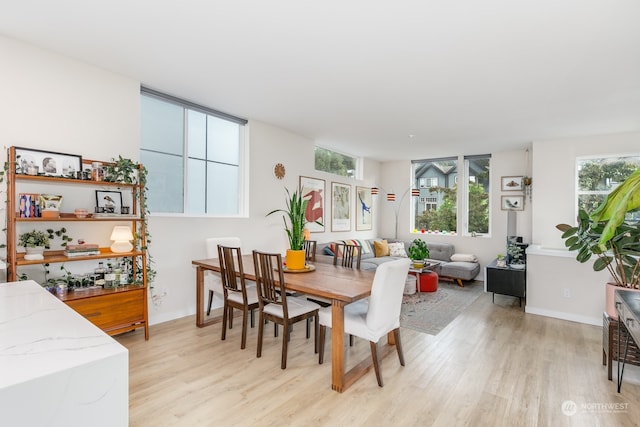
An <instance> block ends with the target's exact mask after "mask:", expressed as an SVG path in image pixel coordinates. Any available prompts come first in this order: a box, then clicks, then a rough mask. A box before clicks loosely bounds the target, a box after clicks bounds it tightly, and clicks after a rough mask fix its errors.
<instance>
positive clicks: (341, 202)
mask: <svg viewBox="0 0 640 427" xmlns="http://www.w3.org/2000/svg"><path fill="white" fill-rule="evenodd" d="M350 199H351V186H350V185H345V184H340V183H337V182H332V183H331V231H349V230H351V217H350V215H349V207H350V203H351V201H350Z"/></svg>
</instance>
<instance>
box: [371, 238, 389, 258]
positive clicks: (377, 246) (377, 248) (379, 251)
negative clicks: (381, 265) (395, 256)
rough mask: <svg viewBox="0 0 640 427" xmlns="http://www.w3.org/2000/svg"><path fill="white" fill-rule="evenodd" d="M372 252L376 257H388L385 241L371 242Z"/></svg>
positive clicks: (387, 246)
mask: <svg viewBox="0 0 640 427" xmlns="http://www.w3.org/2000/svg"><path fill="white" fill-rule="evenodd" d="M373 252H374V253H375V255H376V257H381V256H389V244H388V243H387V241H386V240H376V241H374V242H373Z"/></svg>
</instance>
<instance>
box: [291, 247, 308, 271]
mask: <svg viewBox="0 0 640 427" xmlns="http://www.w3.org/2000/svg"><path fill="white" fill-rule="evenodd" d="M286 260H287V269H288V270H303V269H304V266H305V261H306V260H305V252H304V251H303V250H293V249H287V255H286Z"/></svg>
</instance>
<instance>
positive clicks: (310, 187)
mask: <svg viewBox="0 0 640 427" xmlns="http://www.w3.org/2000/svg"><path fill="white" fill-rule="evenodd" d="M324 187H325V182H324V179H318V178H310V177H308V176H300V195H301V196H302V198H303V199H304V200H308V201H309V203H308V204H307V210H306V212H305V218H306V220H307V225H306V228H307V229H308V230H309V232H311V233H322V232H324V224H325V220H324V195H325V194H326V192H325V188H324ZM315 221H320V222H321V223H322V225H320V224H318V223H316V222H315Z"/></svg>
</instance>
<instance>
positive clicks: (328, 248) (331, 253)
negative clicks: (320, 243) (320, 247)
mask: <svg viewBox="0 0 640 427" xmlns="http://www.w3.org/2000/svg"><path fill="white" fill-rule="evenodd" d="M324 254H325V255H329V256H333V255H334V254H333V251H332V250H331V248H330V247H329V246H325V247H324Z"/></svg>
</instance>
